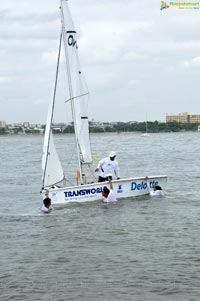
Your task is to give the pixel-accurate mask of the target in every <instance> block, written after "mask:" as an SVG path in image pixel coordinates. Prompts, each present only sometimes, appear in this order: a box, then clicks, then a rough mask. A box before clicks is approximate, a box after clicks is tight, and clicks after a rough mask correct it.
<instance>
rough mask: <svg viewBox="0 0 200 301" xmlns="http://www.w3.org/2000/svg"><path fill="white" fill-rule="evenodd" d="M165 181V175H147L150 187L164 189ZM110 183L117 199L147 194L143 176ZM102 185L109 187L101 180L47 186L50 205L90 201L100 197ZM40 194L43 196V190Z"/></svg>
mask: <svg viewBox="0 0 200 301" xmlns="http://www.w3.org/2000/svg"><path fill="white" fill-rule="evenodd" d="M166 182H167V176H149V177H148V183H149V186H150V188H151V187H152V186H153V185H159V186H161V187H162V189H163V190H164V189H165V186H166ZM112 183H113V190H114V193H115V195H116V198H117V199H118V200H119V199H122V198H129V197H131V198H132V197H137V196H142V195H145V194H149V191H148V187H147V181H146V178H145V177H137V178H128V179H120V180H113V181H112ZM104 186H107V187H108V188H109V183H108V182H102V183H92V184H86V185H78V186H71V187H62V188H57V187H55V188H49V197H50V198H51V201H52V205H63V204H67V203H70V202H79V203H82V202H87V201H90V202H92V201H97V200H101V199H102V189H103V187H104ZM42 195H43V198H44V197H45V196H44V191H43V193H42Z"/></svg>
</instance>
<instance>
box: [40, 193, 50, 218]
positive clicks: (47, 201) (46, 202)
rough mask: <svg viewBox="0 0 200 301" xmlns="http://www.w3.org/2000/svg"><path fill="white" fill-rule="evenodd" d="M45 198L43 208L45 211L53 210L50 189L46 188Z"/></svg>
mask: <svg viewBox="0 0 200 301" xmlns="http://www.w3.org/2000/svg"><path fill="white" fill-rule="evenodd" d="M44 194H45V199H44V200H43V205H42V208H41V210H42V211H43V212H45V213H47V212H49V211H51V210H52V209H53V207H52V205H51V199H50V198H49V191H48V189H46V190H45V193H44Z"/></svg>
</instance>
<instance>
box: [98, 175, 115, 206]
mask: <svg viewBox="0 0 200 301" xmlns="http://www.w3.org/2000/svg"><path fill="white" fill-rule="evenodd" d="M109 186H110V189H108V187H107V186H104V187H103V191H102V196H103V202H104V203H111V202H117V199H116V197H115V194H114V191H113V185H112V180H111V178H109Z"/></svg>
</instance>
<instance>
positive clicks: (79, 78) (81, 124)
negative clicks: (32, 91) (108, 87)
mask: <svg viewBox="0 0 200 301" xmlns="http://www.w3.org/2000/svg"><path fill="white" fill-rule="evenodd" d="M61 5H62V14H63V15H62V21H63V24H62V26H63V28H64V30H63V31H64V32H63V35H65V36H64V37H63V38H64V42H65V51H66V59H67V67H68V81H69V90H70V98H71V102H72V114H73V119H74V128H75V135H76V140H77V141H76V143H77V145H78V147H79V150H78V151H79V152H80V159H81V161H82V163H91V162H92V155H91V147H90V139H89V123H88V117H87V107H88V101H89V95H88V89H87V86H86V83H85V81H84V77H83V74H82V71H81V68H80V63H79V58H78V46H77V34H76V30H75V28H74V24H73V21H72V18H71V15H70V11H69V8H68V4H67V1H66V0H62V1H61Z"/></svg>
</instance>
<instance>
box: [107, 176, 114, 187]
mask: <svg viewBox="0 0 200 301" xmlns="http://www.w3.org/2000/svg"><path fill="white" fill-rule="evenodd" d="M108 182H109V185H110V190H113V184H112V180H111V178H110V177H109V178H108Z"/></svg>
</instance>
